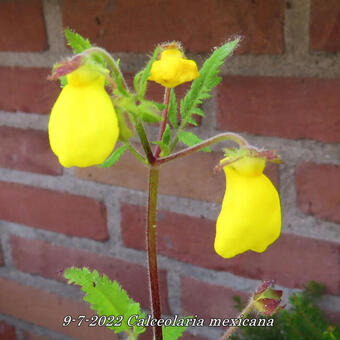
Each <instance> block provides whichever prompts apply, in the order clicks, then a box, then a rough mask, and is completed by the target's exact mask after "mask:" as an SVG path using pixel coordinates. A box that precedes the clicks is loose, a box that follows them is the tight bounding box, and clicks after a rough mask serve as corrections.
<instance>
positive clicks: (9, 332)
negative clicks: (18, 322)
mask: <svg viewBox="0 0 340 340" xmlns="http://www.w3.org/2000/svg"><path fill="white" fill-rule="evenodd" d="M16 338H17V337H16V334H15V328H14V327H13V326H10V325H8V324H7V323H4V322H1V321H0V339H3V340H16Z"/></svg>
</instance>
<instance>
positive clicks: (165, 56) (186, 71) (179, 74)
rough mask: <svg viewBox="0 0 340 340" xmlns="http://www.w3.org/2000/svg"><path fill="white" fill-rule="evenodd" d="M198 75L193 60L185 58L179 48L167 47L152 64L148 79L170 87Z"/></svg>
mask: <svg viewBox="0 0 340 340" xmlns="http://www.w3.org/2000/svg"><path fill="white" fill-rule="evenodd" d="M198 76H199V74H198V70H197V65H196V63H195V62H194V61H193V60H188V59H185V58H184V56H183V53H182V52H181V51H180V50H179V49H177V48H169V49H165V50H164V51H163V52H162V53H161V57H160V60H157V61H155V62H154V63H153V64H152V67H151V72H150V76H149V80H153V81H155V82H156V83H159V84H161V85H163V86H164V87H169V88H172V87H175V86H177V85H180V84H182V83H185V82H187V81H191V80H193V79H196V78H197V77H198Z"/></svg>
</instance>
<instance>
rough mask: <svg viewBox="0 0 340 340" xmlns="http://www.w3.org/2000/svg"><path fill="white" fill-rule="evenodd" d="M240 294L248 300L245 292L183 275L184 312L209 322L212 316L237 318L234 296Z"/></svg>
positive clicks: (243, 298)
mask: <svg viewBox="0 0 340 340" xmlns="http://www.w3.org/2000/svg"><path fill="white" fill-rule="evenodd" d="M235 295H238V296H240V297H241V299H242V300H243V301H247V298H248V295H246V294H244V293H243V292H240V291H237V290H234V289H231V288H226V287H223V286H218V285H216V284H210V283H205V282H202V281H199V280H196V279H193V278H190V277H185V276H182V277H181V297H182V308H183V313H184V314H189V315H195V314H197V315H198V317H202V318H204V319H205V324H209V320H210V319H211V318H221V319H229V318H235V317H237V315H238V311H236V310H235V308H234V307H233V306H234V302H233V296H235Z"/></svg>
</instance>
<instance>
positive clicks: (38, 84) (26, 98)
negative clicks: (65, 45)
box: [0, 25, 60, 113]
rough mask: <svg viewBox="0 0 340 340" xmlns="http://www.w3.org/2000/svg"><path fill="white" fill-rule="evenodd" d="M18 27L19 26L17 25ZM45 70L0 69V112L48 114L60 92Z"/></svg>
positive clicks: (48, 71) (47, 70)
mask: <svg viewBox="0 0 340 340" xmlns="http://www.w3.org/2000/svg"><path fill="white" fill-rule="evenodd" d="M18 26H20V25H18ZM50 72H51V71H50V69H47V68H25V67H5V66H3V67H0V93H1V96H0V110H3V111H9V112H15V111H22V112H27V113H49V112H50V111H51V108H52V106H53V103H54V102H55V100H56V98H57V95H58V93H59V91H60V89H59V84H58V83H57V82H53V81H48V80H47V79H46V78H47V76H48V75H49V74H50Z"/></svg>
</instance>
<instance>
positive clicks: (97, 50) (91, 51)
mask: <svg viewBox="0 0 340 340" xmlns="http://www.w3.org/2000/svg"><path fill="white" fill-rule="evenodd" d="M95 53H98V54H100V55H101V56H102V57H103V58H104V59H105V61H106V62H107V63H108V64H109V66H110V68H111V70H112V72H113V74H114V75H115V77H116V78H117V77H118V76H119V75H120V76H121V78H122V82H123V87H124V89H125V90H128V86H127V84H126V81H125V79H124V77H123V75H122V73H121V71H120V69H119V66H118V64H117V63H116V61H115V60H114V59H113V58H112V57H111V55H110V53H108V52H106V51H105V50H104V49H103V48H100V47H91V48H89V49H87V50H85V51H84V52H82V53H81V54H83V55H91V54H95Z"/></svg>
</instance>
